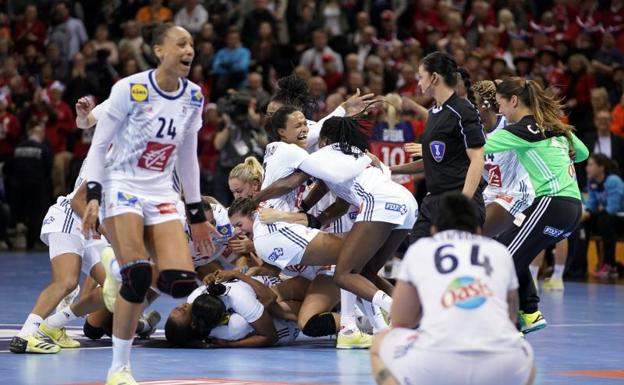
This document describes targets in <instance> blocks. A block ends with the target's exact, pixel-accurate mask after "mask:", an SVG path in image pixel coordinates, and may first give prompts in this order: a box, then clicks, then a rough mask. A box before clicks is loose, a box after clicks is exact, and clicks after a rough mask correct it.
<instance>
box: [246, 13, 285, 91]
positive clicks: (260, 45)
mask: <svg viewBox="0 0 624 385" xmlns="http://www.w3.org/2000/svg"><path fill="white" fill-rule="evenodd" d="M249 48H250V50H251V58H252V61H253V63H254V64H253V66H254V67H255V68H256V71H260V73H261V75H262V77H263V78H264V79H265V81H266V82H265V83H264V84H265V86H266V87H268V86H269V84H270V83H269V81H268V80H269V79H270V77H271V73H272V72H273V71H274V69H275V63H276V61H277V60H278V56H279V50H278V45H277V40H276V39H275V33H274V31H273V26H272V25H271V23H269V22H268V21H263V22H262V23H260V27H259V28H258V35H256V36H255V38H254V41H253V43H252V44H251V46H249ZM258 67H259V68H258Z"/></svg>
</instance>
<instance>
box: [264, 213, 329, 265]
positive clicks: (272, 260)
mask: <svg viewBox="0 0 624 385" xmlns="http://www.w3.org/2000/svg"><path fill="white" fill-rule="evenodd" d="M260 227H263V228H262V231H258V230H259V228H260ZM318 233H319V230H317V229H311V228H309V227H305V226H303V225H299V224H291V223H285V222H276V223H273V224H270V225H263V224H261V223H260V221H256V222H255V223H254V246H255V248H256V253H257V254H258V256H259V257H260V258H262V260H263V261H265V262H266V263H269V264H271V265H274V266H277V267H279V268H280V269H284V268H285V267H286V266H289V265H297V264H299V263H300V262H301V259H302V258H303V254H304V253H305V251H306V248H307V247H308V244H309V243H310V242H311V241H312V240H313V239H314V237H316V235H317V234H318Z"/></svg>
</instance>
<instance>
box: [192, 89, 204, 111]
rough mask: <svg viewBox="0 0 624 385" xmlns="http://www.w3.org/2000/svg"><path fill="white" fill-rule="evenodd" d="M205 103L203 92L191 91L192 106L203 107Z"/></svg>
mask: <svg viewBox="0 0 624 385" xmlns="http://www.w3.org/2000/svg"><path fill="white" fill-rule="evenodd" d="M203 102H204V95H202V93H201V90H194V91H191V101H190V103H191V106H195V107H201V106H202V103H203Z"/></svg>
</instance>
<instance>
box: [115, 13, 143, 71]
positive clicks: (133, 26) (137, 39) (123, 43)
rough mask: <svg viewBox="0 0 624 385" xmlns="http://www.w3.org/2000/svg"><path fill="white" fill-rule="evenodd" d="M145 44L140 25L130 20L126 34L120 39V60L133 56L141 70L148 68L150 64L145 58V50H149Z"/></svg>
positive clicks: (126, 26) (127, 23)
mask: <svg viewBox="0 0 624 385" xmlns="http://www.w3.org/2000/svg"><path fill="white" fill-rule="evenodd" d="M144 46H145V44H143V37H142V36H141V30H140V29H139V25H138V24H137V22H136V21H134V20H128V21H127V22H126V24H125V26H124V36H123V38H122V39H121V40H120V41H119V55H120V60H122V61H123V60H125V59H127V58H128V56H129V57H132V58H134V60H136V61H137V64H138V65H139V68H140V69H141V71H145V70H147V69H148V68H150V66H149V64H147V61H146V60H145V56H144V52H147V49H146V48H144ZM122 52H124V53H125V54H122Z"/></svg>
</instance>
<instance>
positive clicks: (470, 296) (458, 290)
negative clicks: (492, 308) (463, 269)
mask: <svg viewBox="0 0 624 385" xmlns="http://www.w3.org/2000/svg"><path fill="white" fill-rule="evenodd" d="M492 295H493V293H492V290H490V288H489V287H488V285H487V284H485V283H484V282H481V280H479V279H474V278H473V277H467V276H464V277H458V278H455V279H454V280H453V281H452V282H451V284H450V285H449V286H448V288H447V289H446V292H444V294H443V295H442V306H443V307H445V308H449V307H451V306H456V307H459V308H461V309H476V308H478V307H479V306H481V305H483V304H484V303H485V301H486V300H487V297H491V296H492Z"/></svg>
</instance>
